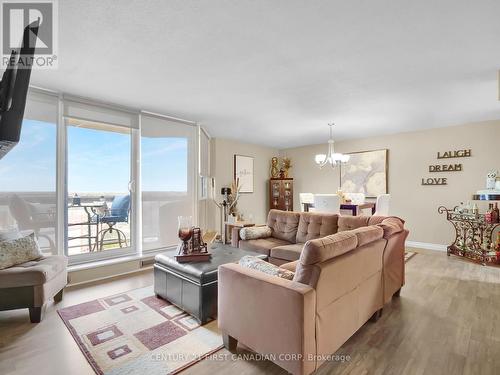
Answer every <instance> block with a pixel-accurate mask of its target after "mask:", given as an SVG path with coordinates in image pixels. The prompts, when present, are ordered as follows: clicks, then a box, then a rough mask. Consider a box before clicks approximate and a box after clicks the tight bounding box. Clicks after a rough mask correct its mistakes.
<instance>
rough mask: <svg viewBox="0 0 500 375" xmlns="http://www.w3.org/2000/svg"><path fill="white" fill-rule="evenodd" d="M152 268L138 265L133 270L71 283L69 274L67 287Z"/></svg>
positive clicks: (151, 267)
mask: <svg viewBox="0 0 500 375" xmlns="http://www.w3.org/2000/svg"><path fill="white" fill-rule="evenodd" d="M152 269H153V266H152V265H151V266H147V267H142V268H141V267H139V268H137V269H135V270H132V271H127V272H121V273H117V274H113V275H109V276H103V277H96V278H95V279H89V280H85V281H80V282H78V283H72V282H71V275H70V283H69V284H68V287H72V286H77V285H83V284H88V283H93V282H96V281H102V280H107V279H111V278H113V277H118V276H125V275H130V274H133V273H137V272H145V271H149V270H152Z"/></svg>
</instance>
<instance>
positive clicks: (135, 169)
mask: <svg viewBox="0 0 500 375" xmlns="http://www.w3.org/2000/svg"><path fill="white" fill-rule="evenodd" d="M138 121H139V122H138V125H139V128H138V129H132V134H131V136H132V138H131V141H132V155H131V157H132V160H131V174H130V178H131V180H132V181H133V183H132V191H131V192H130V196H131V197H132V206H131V207H132V211H131V212H132V216H133V219H132V227H131V232H130V233H131V234H132V237H133V238H132V242H131V244H132V247H134V248H135V252H136V254H137V255H139V256H142V184H141V123H142V116H139V120H138Z"/></svg>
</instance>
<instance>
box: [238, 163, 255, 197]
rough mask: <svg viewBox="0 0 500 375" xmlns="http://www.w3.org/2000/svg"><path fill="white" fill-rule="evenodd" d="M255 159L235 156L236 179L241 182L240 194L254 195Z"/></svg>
mask: <svg viewBox="0 0 500 375" xmlns="http://www.w3.org/2000/svg"><path fill="white" fill-rule="evenodd" d="M253 167H254V158H253V157H252V156H245V155H234V179H235V180H236V179H238V178H239V180H240V186H241V190H240V193H253V189H254V186H253V185H254V177H253V174H254V170H253Z"/></svg>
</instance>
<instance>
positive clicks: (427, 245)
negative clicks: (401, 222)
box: [406, 241, 448, 251]
mask: <svg viewBox="0 0 500 375" xmlns="http://www.w3.org/2000/svg"><path fill="white" fill-rule="evenodd" d="M406 246H408V247H415V248H417V249H425V250H434V251H447V250H448V246H446V245H439V244H435V243H428V242H417V241H406Z"/></svg>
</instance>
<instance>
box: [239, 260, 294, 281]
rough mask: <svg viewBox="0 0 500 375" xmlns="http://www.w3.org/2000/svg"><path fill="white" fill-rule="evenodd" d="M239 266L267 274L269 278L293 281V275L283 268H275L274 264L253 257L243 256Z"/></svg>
mask: <svg viewBox="0 0 500 375" xmlns="http://www.w3.org/2000/svg"><path fill="white" fill-rule="evenodd" d="M239 264H240V266H243V267H246V268H251V269H253V270H257V271H260V272H264V273H267V274H268V275H271V276H278V277H281V278H283V279H287V280H293V277H294V276H295V273H294V272H292V271H289V270H286V269H284V268H280V267H278V266H275V265H274V264H271V263H268V262H266V261H264V260H262V259H260V258H257V257H253V256H250V255H245V256H244V257H243V258H241V259H240V261H239Z"/></svg>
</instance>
